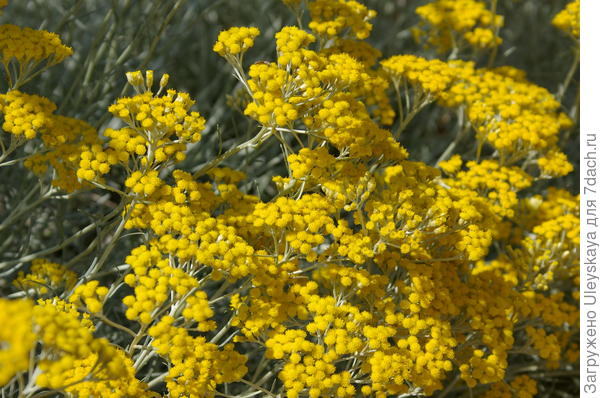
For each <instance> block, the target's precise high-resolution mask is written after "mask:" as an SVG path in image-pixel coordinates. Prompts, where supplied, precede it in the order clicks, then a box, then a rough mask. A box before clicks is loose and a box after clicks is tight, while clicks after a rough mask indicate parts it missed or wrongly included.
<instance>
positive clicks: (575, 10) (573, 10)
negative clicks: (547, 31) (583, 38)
mask: <svg viewBox="0 0 600 398" xmlns="http://www.w3.org/2000/svg"><path fill="white" fill-rule="evenodd" d="M580 7H581V5H580V1H579V0H574V1H572V2H570V3H569V4H567V6H566V7H565V8H564V9H563V10H562V11H561V12H559V13H558V14H556V16H555V17H554V19H552V25H554V26H556V27H557V28H558V29H560V30H562V31H564V32H565V33H567V34H569V35H571V36H573V37H574V38H576V39H579V31H580V22H579V9H580Z"/></svg>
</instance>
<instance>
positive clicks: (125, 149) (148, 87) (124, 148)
mask: <svg viewBox="0 0 600 398" xmlns="http://www.w3.org/2000/svg"><path fill="white" fill-rule="evenodd" d="M153 76H154V74H153V72H152V71H147V72H146V79H145V81H144V78H143V76H142V73H141V72H140V71H136V72H130V73H129V74H128V81H129V82H130V84H131V85H132V86H133V87H134V88H136V90H138V92H140V93H139V94H137V95H135V96H133V97H124V98H120V99H119V100H117V102H116V103H115V104H113V105H111V106H110V107H109V108H108V110H109V112H111V113H112V114H113V115H114V116H115V117H117V118H119V119H121V120H122V121H123V122H125V123H126V124H127V125H128V127H124V128H121V129H118V130H115V129H110V128H109V129H106V131H105V133H104V135H105V136H106V137H107V138H109V141H108V143H107V144H105V145H102V144H101V143H99V142H96V143H94V144H92V145H87V146H85V147H84V148H83V151H82V152H81V153H80V161H79V168H78V169H77V177H78V178H79V179H80V180H87V181H97V182H101V181H102V179H101V176H103V175H105V174H107V173H109V172H110V169H111V166H114V165H116V164H121V165H123V166H124V167H125V168H127V169H129V170H133V173H132V174H131V175H130V176H129V178H128V179H127V181H126V182H125V185H126V187H127V188H129V189H130V190H132V191H133V192H134V194H137V195H140V194H144V195H146V196H150V195H152V194H153V193H154V192H155V191H156V190H157V189H158V188H159V187H160V186H161V185H162V184H161V180H160V179H159V178H158V170H157V169H158V168H159V167H164V166H165V165H166V164H168V163H169V162H180V161H182V160H183V159H185V154H184V151H185V148H186V144H188V143H194V142H198V141H199V140H200V138H201V131H202V130H203V129H204V123H205V119H204V118H203V117H202V116H200V114H199V113H198V112H193V111H190V108H191V107H192V105H193V104H194V101H193V100H192V99H191V98H190V96H189V95H188V94H187V93H182V92H177V91H175V90H167V94H166V95H162V96H161V95H159V94H160V93H161V92H162V90H163V88H164V87H165V86H166V84H167V82H168V75H164V76H163V78H162V79H161V81H160V89H159V91H158V92H157V93H153V91H152V83H153V79H154V77H153Z"/></svg>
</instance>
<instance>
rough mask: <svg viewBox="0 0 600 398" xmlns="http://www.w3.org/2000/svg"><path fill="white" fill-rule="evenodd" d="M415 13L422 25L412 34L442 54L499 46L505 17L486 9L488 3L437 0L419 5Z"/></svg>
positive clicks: (474, 0)
mask: <svg viewBox="0 0 600 398" xmlns="http://www.w3.org/2000/svg"><path fill="white" fill-rule="evenodd" d="M416 13H417V14H418V15H419V16H420V17H421V19H422V22H421V25H420V27H419V28H417V29H415V30H414V31H413V33H414V35H415V38H417V40H419V41H420V39H421V38H423V37H425V38H426V43H427V44H428V45H431V46H433V47H435V48H436V49H437V50H438V51H439V52H441V53H445V52H447V51H450V50H458V49H462V48H464V47H466V46H472V47H474V48H475V49H487V48H492V47H496V46H498V45H500V44H501V43H502V39H501V38H500V37H498V30H499V29H500V27H502V25H503V18H502V16H500V15H496V14H494V13H493V12H492V11H489V10H488V9H486V4H485V2H483V1H479V0H434V1H432V2H431V3H429V4H426V5H424V6H420V7H418V8H417V9H416Z"/></svg>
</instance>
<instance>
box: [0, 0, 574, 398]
mask: <svg viewBox="0 0 600 398" xmlns="http://www.w3.org/2000/svg"><path fill="white" fill-rule="evenodd" d="M283 2H284V3H285V5H287V6H288V7H289V9H290V10H291V11H293V12H294V13H295V14H296V17H297V21H298V24H297V26H283V27H280V28H278V30H272V29H264V32H271V33H272V36H273V37H268V38H265V39H264V40H265V41H267V40H273V42H274V53H273V54H272V56H271V58H270V59H267V60H263V61H259V62H255V63H254V64H252V65H249V66H247V65H245V64H244V55H245V53H246V52H248V51H250V50H251V48H252V47H253V46H254V44H255V40H258V37H259V33H260V31H259V29H258V28H256V27H233V28H230V29H227V30H224V31H223V32H221V33H220V34H219V35H218V38H216V43H215V44H214V47H213V50H214V52H215V53H217V54H219V55H220V56H221V57H223V58H224V59H225V61H226V62H227V63H229V65H230V66H231V68H233V72H234V76H235V78H237V79H238V80H239V83H240V88H239V90H240V91H238V92H237V93H236V96H235V98H234V97H232V98H233V99H231V100H230V101H229V103H230V104H233V105H235V106H236V107H237V108H238V110H239V111H240V115H237V116H239V117H243V116H245V117H246V118H247V120H248V123H249V126H250V127H249V128H248V129H247V134H248V136H249V137H248V140H247V141H246V142H244V143H241V144H239V145H236V146H233V147H232V148H230V149H224V150H222V151H221V149H220V148H219V152H218V154H217V155H216V156H215V157H214V158H211V157H210V156H209V155H206V158H203V157H202V156H204V154H206V153H212V152H211V149H210V148H208V150H206V148H204V147H203V148H202V150H201V151H200V152H201V154H202V156H200V155H198V153H196V154H195V155H194V156H190V157H188V156H187V155H188V154H189V153H192V154H194V151H195V150H198V145H195V144H197V143H198V142H199V141H200V139H201V138H202V135H203V134H204V140H203V141H202V143H204V142H205V141H206V137H209V139H210V138H211V137H210V134H212V133H211V132H204V130H205V128H206V129H207V130H210V127H212V126H215V125H219V123H217V122H212V121H209V122H207V121H206V119H205V118H204V116H203V115H201V114H200V113H199V112H197V111H194V110H193V107H194V105H195V101H194V100H193V99H192V96H191V95H190V94H187V93H186V92H182V91H177V90H174V89H169V88H167V85H168V83H169V75H167V74H164V75H162V77H161V79H160V81H159V82H158V89H156V88H155V79H154V71H152V70H148V71H145V72H142V71H132V72H128V73H127V74H126V75H125V78H126V80H127V83H128V89H130V90H132V91H133V92H134V93H133V94H131V95H125V94H126V93H123V94H122V96H121V97H120V98H116V99H115V100H114V102H113V103H112V104H111V105H109V106H108V109H107V110H108V112H107V113H106V117H108V118H109V119H110V118H112V119H111V120H110V121H109V122H106V123H97V127H98V128H96V127H93V126H92V125H91V124H88V123H87V122H85V121H83V120H79V119H76V118H71V117H67V116H63V115H60V114H59V113H60V109H61V108H60V107H57V105H55V104H54V103H53V102H52V101H50V100H49V99H46V98H44V97H41V96H38V95H35V94H26V93H25V92H23V91H20V90H18V88H19V86H20V85H22V84H25V83H26V82H27V81H28V79H29V78H30V77H32V76H31V75H30V73H31V72H32V71H33V69H31V70H28V68H29V67H30V66H31V65H33V64H35V63H39V62H41V61H42V60H46V61H47V65H46V66H49V65H51V64H54V63H57V62H60V61H61V60H62V59H64V58H65V57H66V56H68V55H70V53H71V50H70V48H68V47H66V46H65V45H63V44H62V43H61V41H60V40H59V38H58V36H56V35H54V34H51V33H49V32H44V31H33V30H28V29H27V28H20V27H16V26H12V25H4V26H2V27H0V54H1V56H2V61H3V63H4V66H5V68H7V73H6V78H7V82H8V85H7V90H6V92H4V93H2V94H0V117H1V131H0V133H1V134H2V135H1V136H0V144H2V145H1V149H2V153H1V154H0V168H1V167H8V166H10V167H13V166H20V165H21V164H22V165H23V166H24V167H25V168H23V169H20V170H22V171H23V172H28V170H30V171H31V172H32V173H33V174H32V175H33V176H35V178H36V180H35V184H33V185H34V188H29V189H31V191H30V192H29V193H27V194H26V195H27V196H26V197H25V200H24V201H23V202H22V203H20V204H18V205H17V206H16V210H17V212H20V213H19V214H17V215H14V216H13V215H9V217H8V218H7V221H6V222H5V221H0V233H2V232H3V231H4V230H5V229H6V228H7V226H6V224H7V223H9V222H14V220H18V217H19V215H20V214H23V213H27V212H30V211H33V210H34V209H35V208H36V206H37V207H39V208H40V211H39V213H36V214H40V217H49V215H52V216H54V215H55V216H56V220H59V221H57V222H56V223H57V225H58V226H57V228H55V229H49V230H48V231H47V232H44V233H45V235H44V236H45V237H46V238H47V239H48V240H49V241H50V240H52V238H53V237H52V236H51V235H52V234H53V233H56V235H59V236H58V238H59V239H62V241H60V243H58V244H56V245H54V244H53V245H50V244H48V246H50V247H48V248H44V247H41V248H38V247H36V248H35V249H36V251H32V252H31V253H24V254H22V255H21V254H19V258H16V259H11V260H10V261H3V262H0V270H1V271H2V272H5V274H6V275H12V276H11V280H10V281H11V283H7V284H2V286H1V287H2V289H3V290H2V291H3V292H4V291H7V292H8V293H7V295H8V297H7V298H0V324H1V325H3V327H2V328H0V389H1V391H2V394H3V397H4V396H7V397H27V398H41V397H44V396H51V395H52V396H54V395H56V396H62V395H64V396H69V397H79V398H88V397H111V398H113V397H114V398H122V397H131V398H134V397H143V398H146V397H147V398H150V397H165V398H166V397H178V398H182V397H190V398H210V397H234V396H240V397H252V396H271V397H290V398H295V397H302V398H307V397H308V398H317V397H376V398H384V397H392V396H394V397H403V396H406V397H408V396H434V397H435V396H439V397H446V396H459V395H461V394H462V395H461V396H469V397H471V396H477V397H485V398H504V397H506V398H510V397H514V396H518V397H522V398H533V397H534V396H535V395H536V394H538V393H539V392H544V393H545V394H546V395H547V396H549V395H548V394H551V393H552V392H553V391H554V390H549V388H548V385H550V384H551V385H552V388H555V384H556V383H554V381H553V380H554V379H552V377H554V376H556V375H559V376H557V377H562V375H564V374H569V372H571V373H572V372H574V369H576V366H577V361H578V356H579V346H578V344H579V326H578V322H579V307H578V300H579V290H578V284H579V276H578V275H579V267H580V263H579V250H580V248H579V247H580V238H579V232H580V226H579V199H580V198H579V196H578V195H576V194H573V193H572V192H569V191H568V190H567V189H559V188H556V187H553V186H552V185H551V184H552V179H554V178H557V177H564V176H567V175H569V174H570V173H571V172H572V171H573V170H574V166H573V164H572V163H571V159H569V157H568V156H567V153H569V152H568V151H566V150H564V148H563V147H562V143H563V141H565V138H568V135H566V134H565V132H566V131H568V130H569V129H571V128H573V126H574V125H575V124H576V122H577V121H576V120H575V119H576V114H577V110H575V111H570V112H569V115H570V116H568V115H567V113H566V112H567V111H566V106H565V102H564V101H565V99H564V98H565V97H564V96H563V95H562V94H561V95H557V96H556V97H555V96H554V95H553V94H552V93H551V92H550V91H549V90H548V89H546V88H544V87H542V86H539V85H537V84H535V83H533V82H532V81H530V80H528V79H527V76H526V73H525V71H524V70H520V69H516V68H513V67H511V66H506V65H505V66H496V64H495V63H494V57H491V58H490V59H491V62H490V63H489V66H487V67H482V66H478V65H481V63H480V62H478V61H479V59H478V58H477V57H478V56H480V55H481V54H482V53H481V51H479V50H486V49H489V50H491V51H490V52H492V54H493V53H494V51H496V50H494V49H495V48H497V47H498V46H499V45H500V44H501V43H502V38H501V32H500V28H501V27H502V26H503V18H502V17H501V16H499V15H496V5H497V4H496V2H495V1H494V2H492V5H493V7H492V8H491V9H488V8H487V6H486V4H485V3H484V2H483V1H478V0H433V1H431V2H430V3H428V4H425V5H423V6H420V7H418V8H417V10H416V13H417V15H418V17H420V18H421V23H420V24H419V26H418V27H416V30H415V34H416V36H417V38H418V39H419V40H418V41H419V42H421V43H425V45H426V46H433V47H435V48H436V49H437V50H438V53H439V54H442V55H443V54H446V53H448V52H450V53H451V54H450V56H449V58H447V59H446V58H444V59H441V58H440V59H427V58H424V57H422V56H419V55H412V54H397V55H389V56H387V57H386V58H385V59H383V60H381V61H379V58H380V57H382V55H383V54H382V51H380V50H379V49H377V48H375V47H374V46H373V45H371V44H369V43H367V42H366V41H364V39H366V38H367V37H369V35H370V34H371V31H372V29H373V23H374V17H375V15H376V12H375V11H374V10H370V9H369V8H367V7H366V6H365V5H363V4H361V3H360V2H358V1H354V0H327V1H325V0H308V1H295V0H283ZM5 4H6V2H3V1H2V0H0V7H2V6H4V5H5ZM578 9H579V2H578V1H576V2H573V3H571V4H569V5H567V7H566V8H565V10H563V11H561V12H560V13H559V14H558V15H557V16H556V17H555V18H554V20H553V21H552V24H553V25H555V26H556V27H558V28H560V29H562V30H564V31H565V32H567V33H568V34H569V35H571V36H573V37H576V38H578V37H579V22H578ZM306 21H308V23H304V22H306ZM546 23H547V24H548V26H549V29H552V28H551V26H550V21H546ZM304 26H306V28H304ZM271 33H270V34H271ZM557 34H558V33H557ZM571 42H573V41H571ZM468 48H471V49H472V50H477V51H471V53H472V54H474V55H473V56H472V57H466V56H464V54H465V51H464V50H465V49H468ZM255 50H256V49H252V51H255ZM219 59H221V58H219ZM11 62H13V63H16V64H23V65H29V66H24V67H23V68H21V69H20V70H21V72H19V73H14V72H16V70H17V69H14V68H13V69H10V68H9V67H7V65H8V64H9V63H11ZM221 62H223V60H222V59H221ZM11 68H12V67H11ZM36 68H37V66H36ZM36 73H37V72H36ZM568 83H569V79H567V80H566V82H565V83H564V85H565V87H566V86H568ZM563 89H564V88H563ZM563 94H564V93H563ZM123 95H125V96H123ZM426 107H430V108H433V109H435V112H439V114H441V115H442V116H444V115H451V116H449V117H448V118H449V119H450V120H451V123H455V124H456V127H457V132H456V136H455V137H454V138H451V139H453V141H452V143H449V146H448V147H447V149H446V150H444V151H443V153H442V154H441V155H438V156H439V159H438V160H437V162H436V161H435V160H434V162H431V163H430V162H424V161H420V160H418V159H419V156H420V154H419V152H418V151H412V150H411V151H410V152H411V153H410V154H409V150H407V149H406V148H410V147H409V146H406V148H405V146H403V144H402V143H405V142H408V141H404V140H405V139H406V138H407V137H408V136H410V135H411V134H412V133H413V132H412V131H411V127H412V125H411V123H413V122H414V121H416V120H419V119H418V117H417V115H418V114H419V113H420V112H421V111H423V110H424V109H425V108H426ZM57 109H58V110H57ZM563 111H564V112H563ZM202 113H203V114H204V113H205V112H204V111H203V112H202ZM237 116H236V117H237ZM211 118H212V116H211ZM215 118H216V117H215ZM425 119H428V118H427V117H424V118H422V120H424V121H423V123H430V122H431V121H429V120H425ZM209 120H212V119H209ZM451 123H450V122H448V124H451ZM430 124H431V123H430ZM428 128H429V127H428ZM564 134H565V135H564ZM440 137H441V138H440V141H442V140H445V139H447V137H445V136H442V135H440ZM219 139H220V137H219ZM461 140H462V141H461ZM448 141H450V140H448ZM459 141H460V142H461V145H463V144H464V145H463V146H464V147H463V148H461V147H460V146H459V145H458V143H459ZM210 142H215V141H210ZM5 143H6V144H5ZM428 145H429V144H428ZM269 146H271V147H272V148H271V147H269ZM431 147H432V148H434V145H431ZM264 148H267V149H270V150H271V152H269V153H271V154H273V153H275V152H277V151H279V149H276V148H281V152H277V153H275V155H273V159H270V160H269V163H268V164H267V166H261V167H263V168H267V169H269V170H267V173H265V174H262V175H261V176H262V177H261V181H262V182H261V184H263V185H261V186H259V185H258V182H257V180H258V178H255V176H254V175H253V173H255V172H254V169H253V168H252V167H250V166H249V165H248V164H249V163H251V162H252V161H253V160H256V158H252V157H253V156H255V155H256V156H261V153H260V150H263V149H264ZM273 148H275V149H273ZM431 150H433V149H431ZM426 151H430V148H429V147H427V148H424V149H423V153H425V152H426ZM200 152H199V153H200ZM440 152H441V151H440ZM15 153H18V154H20V156H21V158H18V157H16V155H15ZM13 155H15V158H12V156H13ZM236 155H244V156H246V158H247V163H244V165H245V166H240V167H238V168H235V167H227V166H225V163H224V162H226V161H232V160H233V159H234V156H236ZM269 156H270V155H269ZM186 158H187V161H189V162H197V161H198V159H202V161H201V162H199V164H197V165H196V164H194V165H192V166H191V167H192V171H190V170H189V167H190V165H189V164H188V163H185V162H184V160H186ZM232 163H233V162H232ZM265 164H266V163H265ZM272 165H275V166H276V167H271V166H272ZM230 166H231V165H230ZM271 168H272V169H271ZM242 170H243V171H242ZM262 186H268V188H269V189H268V190H267V191H266V192H261V189H260V187H262ZM40 187H47V190H42V189H41V188H40ZM255 187H256V189H254V188H255ZM37 191H41V192H42V196H41V197H40V199H36V200H30V197H31V196H33V195H34V194H35V193H36V192H37ZM51 201H52V203H51ZM54 202H58V203H59V204H57V205H55V206H54ZM88 202H91V203H92V204H93V206H92V205H90V209H91V210H89V211H88V210H86V209H85V208H84V206H85V203H88ZM7 203H8V202H7ZM52 206H54V207H52ZM3 208H4V202H2V203H0V211H2V210H3ZM98 208H100V209H103V208H108V209H109V210H108V211H107V212H106V213H105V214H101V215H100V216H98V215H97V214H99V213H97V212H98V211H99V210H98ZM71 210H72V211H73V212H76V213H77V215H78V216H77V217H66V216H65V212H68V211H71ZM83 218H90V219H91V222H90V224H89V225H87V226H85V227H82V228H81V229H79V230H78V232H76V233H74V234H73V235H71V236H66V234H65V232H64V230H65V229H66V228H67V227H69V226H70V225H71V224H77V223H78V222H81V220H82V219H83ZM74 219H75V221H74ZM77 225H78V224H77ZM31 230H32V231H33V227H32V228H31ZM0 236H4V235H0ZM7 236H8V235H7ZM65 236H66V237H65ZM63 237H64V239H63ZM10 239H13V238H12V237H10V238H7V240H8V244H5V246H3V247H6V246H7V245H10V244H11V242H10ZM26 249H27V248H26ZM11 267H12V268H11ZM13 274H14V275H13ZM3 275H4V274H3ZM561 380H563V379H561ZM563 382H564V380H563V381H561V383H563ZM564 384H568V383H564ZM549 391H550V392H549Z"/></svg>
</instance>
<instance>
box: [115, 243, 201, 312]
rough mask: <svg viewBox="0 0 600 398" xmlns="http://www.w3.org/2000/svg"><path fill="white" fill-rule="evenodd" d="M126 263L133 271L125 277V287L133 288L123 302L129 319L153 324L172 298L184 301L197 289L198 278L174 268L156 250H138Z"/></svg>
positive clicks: (143, 248)
mask: <svg viewBox="0 0 600 398" xmlns="http://www.w3.org/2000/svg"><path fill="white" fill-rule="evenodd" d="M125 261H126V262H127V264H129V265H131V268H132V270H133V273H129V274H127V275H126V276H125V283H126V284H128V285H129V286H131V287H132V288H134V295H131V296H126V297H125V298H124V299H123V303H124V304H125V305H126V306H127V311H126V312H125V315H126V316H127V318H128V319H131V320H139V321H140V322H141V323H144V324H148V323H151V322H152V320H153V315H154V313H155V312H156V311H157V310H158V309H160V308H161V306H162V305H163V304H164V303H165V302H167V301H168V300H169V299H170V296H171V295H173V296H175V297H176V298H181V297H184V296H186V295H187V294H188V293H189V292H190V291H191V290H192V289H194V288H196V287H197V286H198V281H197V280H196V279H195V278H193V277H192V276H190V275H189V274H187V273H185V272H184V271H183V270H182V269H179V268H173V267H171V266H170V265H169V260H168V259H166V258H163V256H162V254H161V253H160V251H159V250H158V249H157V248H156V247H153V246H151V247H147V246H139V247H137V248H135V249H133V250H132V251H131V254H130V255H129V256H128V257H127V258H126V260H125ZM194 297H195V296H194ZM197 303H198V300H196V303H195V304H197ZM207 305H208V304H207Z"/></svg>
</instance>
